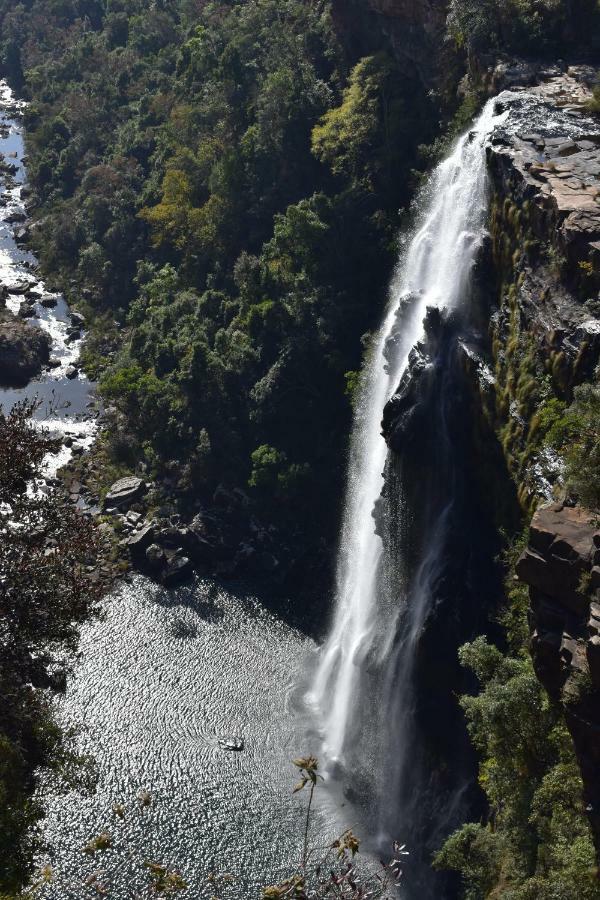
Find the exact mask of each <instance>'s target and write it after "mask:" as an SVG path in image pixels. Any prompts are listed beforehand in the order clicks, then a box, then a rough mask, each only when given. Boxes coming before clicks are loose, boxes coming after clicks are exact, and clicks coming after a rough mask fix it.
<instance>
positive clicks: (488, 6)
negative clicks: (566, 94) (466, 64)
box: [448, 0, 600, 58]
mask: <svg viewBox="0 0 600 900" xmlns="http://www.w3.org/2000/svg"><path fill="white" fill-rule="evenodd" d="M599 26H600V10H599V8H598V4H597V2H596V0H451V3H450V7H449V12H448V35H449V37H450V38H451V39H452V40H454V41H455V42H456V43H457V44H458V45H459V46H461V47H465V48H466V49H467V50H468V51H469V53H470V54H471V55H472V56H473V57H475V58H477V57H478V56H480V55H482V54H486V53H497V52H499V51H500V52H502V51H504V52H509V53H517V54H526V55H530V56H534V57H539V56H554V57H556V56H561V57H564V56H565V54H566V53H568V52H569V51H570V52H571V53H573V52H581V51H584V52H585V51H587V52H590V51H592V52H593V51H597V50H598V46H599V44H600V35H599V33H598V28H599Z"/></svg>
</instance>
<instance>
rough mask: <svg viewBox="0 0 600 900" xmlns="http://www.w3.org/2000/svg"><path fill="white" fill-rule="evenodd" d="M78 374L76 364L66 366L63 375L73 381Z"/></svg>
mask: <svg viewBox="0 0 600 900" xmlns="http://www.w3.org/2000/svg"><path fill="white" fill-rule="evenodd" d="M78 375H79V369H78V368H77V367H76V366H67V369H66V371H65V376H66V377H67V378H68V379H69V381H73V380H74V379H75V378H77V376H78Z"/></svg>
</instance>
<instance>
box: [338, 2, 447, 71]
mask: <svg viewBox="0 0 600 900" xmlns="http://www.w3.org/2000/svg"><path fill="white" fill-rule="evenodd" d="M363 2H364V4H365V6H366V7H368V8H369V9H370V10H371V11H372V12H373V13H374V14H375V16H376V17H377V21H378V24H379V27H380V29H381V31H383V33H384V34H385V36H386V37H387V38H388V40H389V41H390V44H391V46H392V48H393V50H394V53H395V55H396V57H397V59H398V61H399V62H400V63H405V64H407V65H409V66H410V69H411V70H412V72H415V71H416V72H417V73H418V75H419V79H420V81H421V83H423V84H428V83H429V82H430V81H431V80H432V78H434V77H435V75H436V73H437V72H439V70H440V68H441V66H442V64H443V60H444V34H445V28H446V4H445V3H444V2H443V0H363ZM342 3H343V4H344V5H345V6H347V5H348V4H347V0H338V5H339V6H340V7H341V6H342Z"/></svg>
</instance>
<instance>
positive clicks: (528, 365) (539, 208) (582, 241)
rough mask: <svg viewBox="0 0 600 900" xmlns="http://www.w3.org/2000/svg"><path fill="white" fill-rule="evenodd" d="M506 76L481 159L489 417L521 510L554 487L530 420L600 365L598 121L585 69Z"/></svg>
mask: <svg viewBox="0 0 600 900" xmlns="http://www.w3.org/2000/svg"><path fill="white" fill-rule="evenodd" d="M505 69H506V67H505ZM505 69H502V73H501V74H502V79H504V81H502V80H500V86H503V85H504V83H507V84H508V85H509V86H510V87H511V89H512V88H513V87H514V86H520V87H521V88H523V90H522V91H521V92H519V91H516V92H515V91H514V90H513V93H512V96H508V97H502V96H501V97H500V98H499V103H500V104H501V105H502V104H504V105H506V106H509V105H510V113H509V118H508V120H507V123H506V125H505V126H504V127H501V128H500V129H498V131H497V132H496V133H495V134H494V136H493V138H492V142H491V146H490V148H489V150H488V167H489V173H490V181H491V185H492V203H491V215H490V235H491V241H490V246H491V253H490V256H491V260H490V268H489V283H490V286H491V293H493V291H494V287H493V285H494V282H495V283H496V289H497V292H498V294H497V300H496V304H497V305H496V308H495V309H494V308H493V306H492V315H491V322H492V328H491V332H492V333H491V337H492V353H493V366H494V376H495V382H496V404H495V410H492V415H493V416H494V417H495V419H496V428H497V431H498V432H499V434H500V435H501V440H502V446H503V449H504V452H505V456H506V459H507V463H508V467H509V470H510V472H511V475H512V477H513V478H514V480H515V482H516V484H517V486H518V490H519V499H520V502H521V505H522V507H523V508H524V509H525V510H528V509H530V508H532V507H533V506H534V505H535V504H536V503H537V502H538V500H539V498H540V497H543V498H545V499H550V498H551V497H552V496H553V486H554V485H555V484H556V482H557V480H559V478H560V465H559V463H558V461H557V460H556V458H555V457H554V456H553V455H552V453H551V452H549V451H548V450H547V449H544V448H538V447H537V446H536V443H535V429H536V427H537V421H536V416H537V413H538V412H539V409H540V407H541V406H542V404H543V402H544V400H545V398H546V397H547V396H556V397H558V398H559V399H560V400H564V401H566V402H567V403H570V402H571V400H572V398H573V390H574V388H575V387H576V386H577V385H579V384H582V383H584V382H586V381H589V380H590V379H591V378H592V377H593V375H594V371H595V369H596V367H597V365H598V363H599V362H600V202H599V200H600V119H598V118H594V117H591V116H590V114H589V112H588V111H587V108H586V105H585V104H586V103H587V102H588V101H589V99H590V97H591V90H590V85H591V84H592V83H593V81H594V78H595V75H594V73H593V72H591V71H588V70H587V69H585V68H584V67H571V68H569V69H567V70H566V71H561V70H560V69H559V68H555V69H552V70H551V71H539V70H538V69H537V68H536V67H531V66H529V67H527V66H526V67H522V66H516V67H512V68H510V67H509V68H508V69H506V71H505ZM540 79H541V80H540ZM544 391H546V392H547V393H546V394H545V393H544ZM548 392H549V393H548Z"/></svg>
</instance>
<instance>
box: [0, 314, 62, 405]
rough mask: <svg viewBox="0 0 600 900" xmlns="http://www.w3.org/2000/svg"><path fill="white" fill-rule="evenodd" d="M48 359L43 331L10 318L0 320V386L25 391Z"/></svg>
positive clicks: (45, 335) (47, 338)
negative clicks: (20, 388)
mask: <svg viewBox="0 0 600 900" xmlns="http://www.w3.org/2000/svg"><path fill="white" fill-rule="evenodd" d="M49 359H50V339H49V337H48V335H47V334H46V332H45V331H42V330H41V329H40V328H36V327H34V326H32V325H28V324H27V323H26V322H23V321H22V320H21V319H19V318H17V317H15V316H12V315H11V316H10V317H8V316H7V317H5V318H0V384H1V385H7V386H13V387H24V386H25V385H27V384H28V383H29V381H30V380H31V379H32V378H34V377H35V376H36V375H39V373H40V372H41V370H42V367H43V366H44V365H45V364H46V363H47V362H48V360H49Z"/></svg>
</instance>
